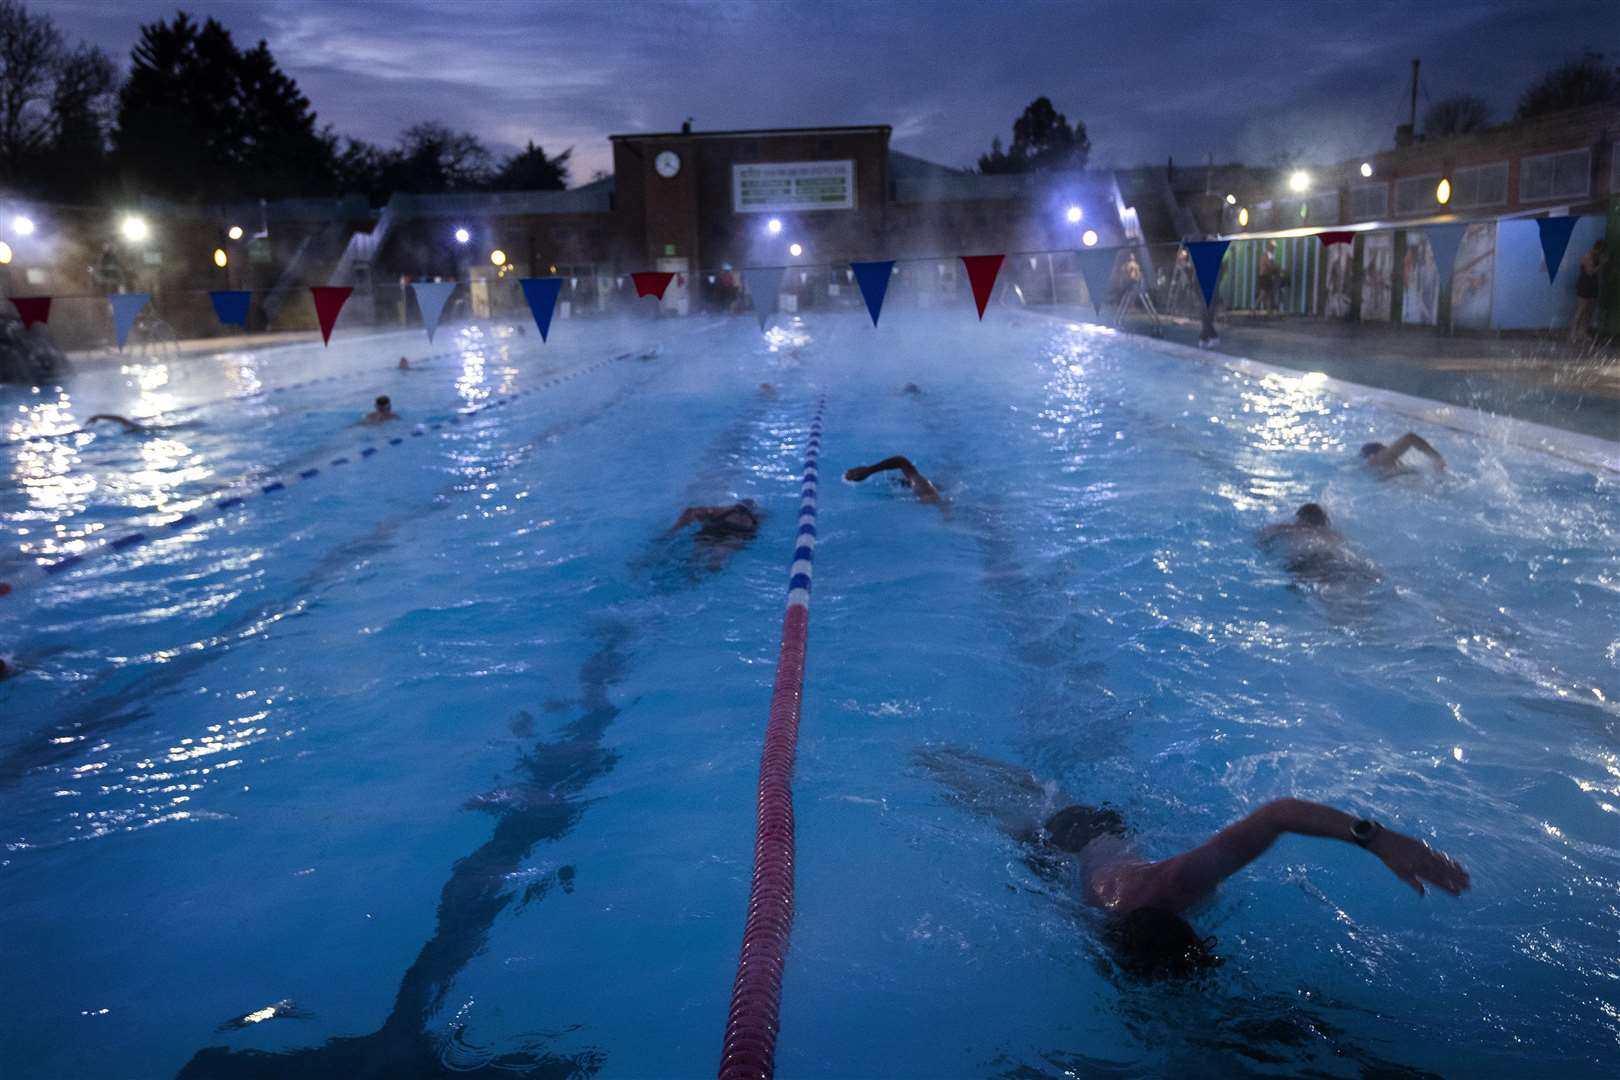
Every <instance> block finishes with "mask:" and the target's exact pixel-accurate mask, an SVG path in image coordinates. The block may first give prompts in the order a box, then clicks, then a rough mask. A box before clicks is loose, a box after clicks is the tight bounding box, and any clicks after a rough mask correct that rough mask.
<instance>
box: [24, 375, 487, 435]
mask: <svg viewBox="0 0 1620 1080" xmlns="http://www.w3.org/2000/svg"><path fill="white" fill-rule="evenodd" d="M460 355H461V353H460V352H439V353H432V354H430V355H428V356H424V357H421V358H419V359H417V360H415V361H413V362H414V363H416V364H426V363H430V362H432V361H434V360H450V359H454V358H455V357H459V356H460ZM399 370H400V368H399V367H398V366H396V365H387V366H384V367H377V368H357V369H356V370H354V371H345V372H342V373H341V374H338V375H322V376H320V377H319V378H312V379H300V380H299V381H297V382H292V383H287V384H286V385H284V386H269V387H265V388H264V389H263V390H254V391H253V392H252V393H247V394H227V395H225V396H224V397H217V398H208V399H206V400H204V401H194V402H192V403H191V404H190V405H180V406H177V407H175V408H173V409H166V410H164V411H163V412H160V413H153V414H152V415H151V416H150V417H148V418H147V419H149V420H158V419H160V418H162V417H176V416H184V415H186V414H187V413H194V412H196V411H198V410H199V409H207V408H211V407H212V406H215V405H227V404H230V403H232V402H237V401H256V400H258V399H259V398H262V397H269V396H270V395H271V394H283V393H286V392H287V391H288V390H302V389H304V388H305V387H308V386H321V385H324V384H325V383H331V382H339V381H341V380H343V379H353V378H355V377H357V376H360V375H380V374H383V373H385V372H389V371H399ZM406 370H409V371H416V370H418V369H417V368H408V369H406ZM135 422H136V423H137V424H143V423H145V422H146V421H144V420H139V419H137V420H136V421H135ZM84 433H85V429H84V428H82V427H79V428H74V429H73V430H72V431H59V432H57V433H55V434H54V435H28V436H25V437H23V438H21V439H7V440H4V441H0V446H27V445H29V444H31V443H42V442H60V441H61V440H63V439H70V438H72V437H73V436H75V435H82V434H84ZM153 433H154V434H162V430H161V429H153Z"/></svg>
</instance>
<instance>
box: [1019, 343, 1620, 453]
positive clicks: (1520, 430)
mask: <svg viewBox="0 0 1620 1080" xmlns="http://www.w3.org/2000/svg"><path fill="white" fill-rule="evenodd" d="M1020 314H1022V315H1030V316H1034V317H1037V318H1041V319H1048V320H1051V321H1053V322H1061V323H1063V324H1064V325H1066V326H1080V327H1095V328H1097V329H1102V330H1107V331H1109V332H1110V333H1114V334H1117V335H1119V336H1120V337H1123V338H1129V339H1130V340H1131V341H1132V343H1133V344H1140V345H1144V346H1147V347H1149V348H1153V349H1156V350H1158V351H1159V352H1162V353H1166V354H1168V355H1170V356H1177V357H1181V358H1182V359H1186V360H1197V361H1199V362H1201V363H1204V364H1207V365H1211V366H1214V367H1220V368H1224V369H1226V370H1227V371H1231V372H1233V373H1234V374H1238V375H1243V376H1245V377H1247V378H1251V379H1260V378H1265V377H1267V376H1272V375H1275V376H1281V377H1284V378H1291V379H1298V378H1301V377H1302V376H1304V375H1306V374H1312V375H1314V376H1317V377H1319V378H1320V379H1321V380H1322V382H1323V384H1324V385H1325V386H1326V387H1327V388H1328V389H1330V390H1332V391H1334V392H1335V393H1337V394H1338V395H1339V396H1340V397H1343V398H1348V399H1349V400H1351V401H1356V402H1358V403H1360V402H1365V403H1368V404H1374V405H1379V406H1381V407H1383V408H1386V409H1389V410H1390V411H1391V412H1394V413H1398V414H1400V415H1402V416H1407V417H1410V418H1412V419H1414V420H1421V421H1423V422H1425V423H1429V424H1437V425H1439V426H1441V427H1447V428H1451V429H1452V430H1453V431H1461V432H1464V433H1466V434H1469V435H1477V436H1480V437H1481V438H1487V439H1499V440H1502V441H1505V442H1509V443H1512V444H1514V445H1515V446H1521V447H1525V448H1527V449H1530V450H1539V451H1541V452H1542V453H1544V454H1551V455H1552V456H1554V457H1559V458H1563V459H1564V460H1566V461H1570V462H1573V463H1574V464H1577V465H1580V466H1583V467H1585V468H1588V469H1601V470H1603V471H1606V472H1610V473H1620V443H1617V442H1615V441H1613V440H1609V439H1602V438H1599V437H1598V436H1596V435H1586V434H1583V433H1581V432H1578V431H1565V430H1564V429H1562V428H1555V427H1551V426H1549V425H1547V424H1538V423H1536V422H1535V421H1533V420H1520V419H1518V418H1517V417H1513V416H1502V415H1499V414H1496V413H1488V412H1483V411H1482V410H1479V409H1475V408H1471V407H1469V406H1466V405H1451V404H1447V403H1446V402H1443V401H1436V400H1435V399H1433V398H1425V397H1418V396H1417V395H1415V394H1403V393H1401V392H1400V391H1398V390H1384V389H1382V388H1380V387H1376V386H1366V385H1363V384H1362V383H1354V382H1349V381H1347V380H1345V379H1340V378H1337V377H1336V376H1333V375H1328V374H1325V373H1323V372H1312V373H1307V372H1303V371H1300V370H1298V369H1296V368H1286V367H1281V366H1279V365H1276V364H1268V363H1266V362H1265V361H1263V360H1251V359H1249V358H1248V357H1246V356H1233V355H1231V354H1229V353H1218V352H1213V351H1210V350H1207V349H1199V348H1195V347H1194V346H1191V345H1182V344H1180V343H1178V342H1174V341H1165V340H1163V339H1161V338H1155V337H1150V336H1148V335H1146V334H1137V333H1133V332H1131V331H1129V330H1120V329H1117V328H1115V327H1111V326H1104V325H1103V324H1101V323H1079V322H1076V321H1075V320H1074V319H1072V318H1068V317H1066V316H1063V315H1059V314H1056V313H1049V312H1044V311H1023V312H1020Z"/></svg>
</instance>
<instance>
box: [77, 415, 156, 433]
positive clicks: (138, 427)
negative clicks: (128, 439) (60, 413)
mask: <svg viewBox="0 0 1620 1080" xmlns="http://www.w3.org/2000/svg"><path fill="white" fill-rule="evenodd" d="M98 420H106V421H108V422H109V423H113V424H122V425H123V426H124V431H125V433H127V434H130V435H143V434H145V433H146V432H149V431H151V430H152V428H149V427H147V426H146V425H145V424H137V423H136V422H135V421H133V420H131V419H129V418H128V417H126V416H118V415H117V414H115V413H96V415H94V416H92V417H91V418H90V419H88V420H86V421H85V422H84V423H85V426H86V427H89V426H90V425H91V424H94V423H95V422H96V421H98Z"/></svg>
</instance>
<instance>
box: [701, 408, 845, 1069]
mask: <svg viewBox="0 0 1620 1080" xmlns="http://www.w3.org/2000/svg"><path fill="white" fill-rule="evenodd" d="M825 407H826V399H825V398H822V399H820V400H818V401H817V402H816V411H815V416H814V419H813V420H812V421H811V423H810V441H809V443H808V444H807V445H806V447H805V454H804V478H803V481H802V483H801V485H800V488H799V526H798V533H797V535H796V536H795V538H794V546H793V561H792V563H791V565H790V566H789V567H788V592H787V610H786V611H785V612H783V614H782V644H781V648H780V650H779V651H778V654H777V661H776V683H775V686H774V687H773V688H772V690H771V711H770V719H769V721H768V722H767V723H766V726H765V748H764V751H763V753H762V754H761V756H760V762H759V794H758V799H757V805H756V808H755V824H754V878H753V884H752V886H751V887H750V889H749V894H748V921H747V922H746V923H745V924H744V927H743V941H742V953H741V955H740V956H739V957H738V958H737V977H736V980H735V981H734V982H733V983H732V987H731V1009H730V1011H729V1012H728V1013H727V1015H726V1036H725V1042H724V1044H723V1046H722V1048H721V1051H720V1080H745V1078H746V1080H767V1078H769V1077H770V1076H772V1075H773V1073H774V1071H775V1068H776V1034H777V1030H778V1026H779V1016H780V1011H781V1004H782V972H783V968H784V967H785V965H786V963H787V945H788V933H789V931H790V930H791V929H792V926H793V759H794V755H795V753H796V752H797V750H798V743H799V707H800V702H801V699H802V697H803V695H804V664H805V653H806V649H807V647H808V636H809V629H810V579H811V573H812V570H813V569H814V562H815V551H816V487H817V484H818V482H819V480H820V473H819V470H818V468H817V461H818V459H819V458H820V456H821V416H822V412H823V410H824V409H825Z"/></svg>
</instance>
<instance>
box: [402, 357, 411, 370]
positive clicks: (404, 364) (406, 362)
mask: <svg viewBox="0 0 1620 1080" xmlns="http://www.w3.org/2000/svg"><path fill="white" fill-rule="evenodd" d="M399 370H401V371H409V370H411V362H410V361H409V360H407V359H405V358H404V357H403V356H402V357H400V358H399Z"/></svg>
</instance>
